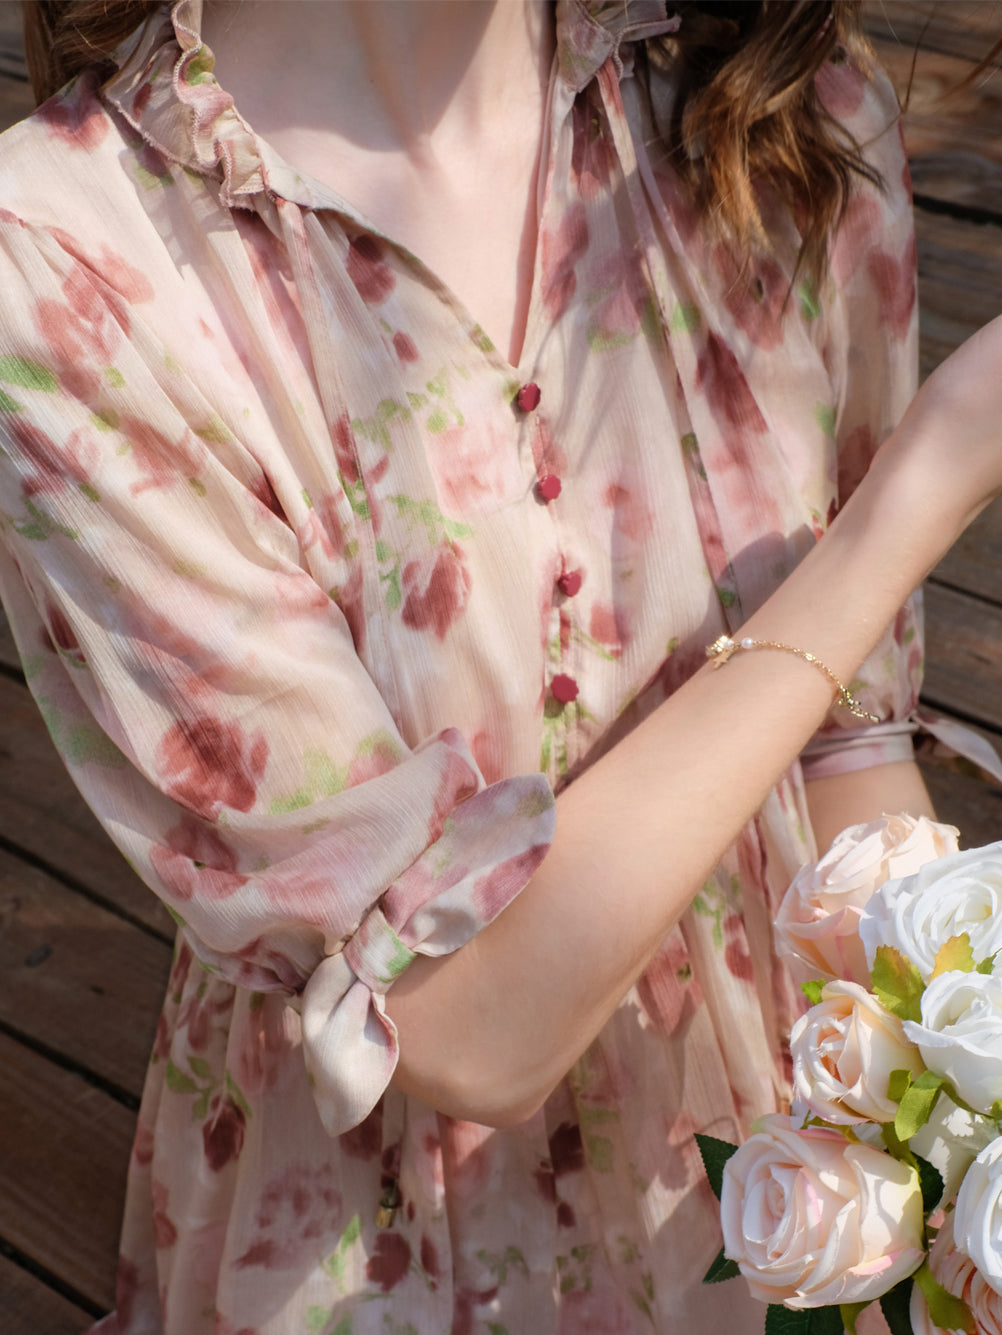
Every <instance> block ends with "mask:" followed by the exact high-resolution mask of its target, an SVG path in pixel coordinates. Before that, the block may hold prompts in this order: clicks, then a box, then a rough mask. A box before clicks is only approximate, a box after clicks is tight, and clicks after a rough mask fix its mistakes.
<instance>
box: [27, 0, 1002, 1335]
mask: <svg viewBox="0 0 1002 1335" xmlns="http://www.w3.org/2000/svg"><path fill="white" fill-rule="evenodd" d="M867 23H868V29H869V32H870V34H871V38H872V40H873V43H874V46H875V49H876V51H877V54H878V56H879V58H880V60H881V61H882V62H883V63H884V64H885V66H886V67H887V68H888V69H889V71H890V72H891V74H892V77H893V78H894V79H895V81H896V84H897V86H898V87H899V89H901V90H903V89H904V87H905V86H906V84H907V83H908V80H909V74H910V70H911V65H912V55H913V51H914V48H915V44H916V42H917V41H919V40H921V50H920V54H919V56H918V59H917V61H916V65H915V72H914V78H913V80H912V91H911V102H910V106H909V111H908V114H907V117H906V133H907V139H908V145H909V151H910V154H911V157H912V166H913V178H914V185H915V193H916V206H917V225H918V235H919V268H920V276H921V311H922V365H923V370H924V371H928V370H929V369H931V367H933V366H934V365H935V364H936V363H937V362H938V361H939V360H940V359H941V358H942V357H944V356H945V355H947V353H948V352H949V351H950V350H951V349H952V348H953V347H955V346H956V345H957V343H958V342H960V341H961V340H962V339H963V338H964V337H965V336H966V335H967V334H969V333H971V332H973V330H974V329H975V328H977V327H978V326H979V325H980V324H982V323H984V322H985V321H986V320H988V319H990V318H991V317H993V316H994V315H996V314H998V313H999V312H1002V71H998V72H995V73H993V74H992V75H991V77H983V78H981V79H980V80H979V81H978V82H977V83H976V84H975V85H973V86H972V87H970V88H968V89H966V90H964V91H962V92H960V93H957V94H954V95H953V96H952V97H949V98H947V99H946V100H943V94H944V92H946V91H947V90H949V89H951V88H954V87H956V85H957V84H958V83H959V82H960V80H961V79H962V78H963V77H964V75H965V74H966V73H967V72H968V71H969V70H970V68H971V64H972V62H973V61H975V60H977V59H979V58H980V57H981V56H982V55H983V54H984V53H985V52H986V51H987V49H988V48H989V47H990V46H991V44H992V42H993V41H994V40H995V39H996V38H997V37H998V36H1000V35H1002V3H995V2H994V0H992V2H991V3H988V2H987V0H983V2H982V3H968V0H953V2H952V3H950V4H929V3H906V0H885V3H876V2H875V0H871V2H870V3H869V4H868V6H867ZM29 109H30V98H29V94H28V87H27V83H26V79H25V75H24V65H23V60H22V58H21V54H20V45H19V39H18V34H17V17H16V13H15V6H14V5H13V4H12V3H11V0H0V129H3V128H5V127H6V125H8V124H10V123H11V122H12V121H14V120H15V119H17V118H18V117H19V116H20V115H23V114H25V113H26V112H27V111H28V110H29ZM0 202H2V201H0ZM0 300H2V294H0ZM927 621H928V640H929V663H928V675H927V685H926V691H925V698H926V700H927V702H928V703H929V704H930V705H931V706H934V707H936V708H939V709H941V710H942V711H943V712H945V713H948V714H950V715H952V716H955V717H959V718H963V719H966V720H968V721H969V722H971V723H973V724H975V725H976V726H977V727H978V728H979V730H980V731H982V733H983V734H984V735H985V736H986V737H989V738H991V739H993V740H994V741H995V742H996V743H997V744H1000V745H1002V505H995V506H993V507H992V508H991V509H989V510H987V511H986V512H985V513H984V514H983V515H982V516H981V518H980V519H979V520H978V522H977V523H976V524H975V525H974V526H973V527H972V529H971V530H970V531H969V532H968V533H967V534H966V535H965V536H964V538H963V539H962V541H961V542H960V543H958V545H957V546H956V548H955V549H954V550H953V551H952V552H951V553H950V555H949V556H948V557H947V558H946V559H945V560H944V561H943V562H942V564H941V565H940V566H939V567H938V569H937V570H936V571H935V572H934V574H933V576H932V577H931V579H930V581H929V584H928V586H927ZM928 777H929V782H930V786H931V787H932V789H933V791H934V795H935V797H936V800H937V803H938V805H939V807H940V810H941V811H942V813H943V815H944V816H945V817H947V818H949V819H951V820H954V821H956V823H957V824H959V825H960V826H961V829H962V830H963V831H964V834H965V836H966V841H967V842H968V843H971V844H976V843H982V842H988V841H990V840H994V839H997V838H1002V790H998V789H995V788H993V787H990V786H988V785H986V784H984V783H983V782H982V781H981V780H979V779H977V778H975V777H962V776H957V775H955V774H953V773H946V772H944V771H941V770H929V771H928ZM171 936H172V933H171V925H170V920H169V918H168V916H167V914H166V913H165V911H164V910H163V909H162V908H161V907H160V906H159V905H158V904H157V902H156V901H155V900H154V899H153V897H152V896H151V895H150V894H149V892H148V891H146V890H145V888H144V887H143V886H141V885H140V884H139V883H138V881H137V880H136V879H135V877H134V876H133V875H132V873H131V872H130V871H129V870H128V868H127V867H126V866H125V864H124V863H123V862H122V860H121V858H120V857H119V856H118V854H117V853H116V852H115V851H114V849H113V848H112V847H111V845H110V844H109V843H108V841H107V839H106V838H105V836H104V835H103V833H102V832H101V830H100V829H99V828H98V826H97V825H96V823H95V822H94V820H93V818H92V817H91V816H90V814H89V812H88V811H87V810H86V808H85V807H84V806H83V804H82V802H81V801H80V798H79V797H78V795H77V794H76V791H75V789H74V788H73V786H72V784H71V783H70V781H69V780H68V778H67V777H66V776H65V774H64V773H63V771H62V768H61V766H60V764H59V761H58V759H57V757H56V755H55V752H54V751H53V749H52V747H51V745H50V743H49V741H48V738H47V736H46V734H45V730H44V727H43V726H42V723H41V720H40V718H39V717H38V715H37V713H36V711H35V709H34V706H33V705H32V703H31V700H30V698H29V696H28V692H27V689H26V687H25V685H24V682H23V679H22V677H21V674H20V672H19V669H18V666H17V656H16V653H15V651H14V646H13V643H12V641H11V639H10V636H9V633H8V632H7V631H6V629H5V627H4V625H3V623H2V620H0V1072H2V1073H3V1074H2V1076H0V1132H2V1134H0V1335H41V1333H42V1332H44V1333H45V1335H74V1333H75V1332H79V1331H82V1330H83V1329H84V1328H85V1327H86V1326H87V1325H88V1324H89V1322H90V1321H91V1319H92V1318H93V1317H95V1316H97V1315H100V1314H101V1313H102V1312H104V1311H106V1310H107V1308H108V1307H109V1306H110V1304H111V1302H112V1295H113V1287H114V1284H113V1279H114V1268H115V1249H116V1237H117V1232H118V1223H119V1216H120V1210H121V1193H122V1188H123V1182H124V1174H125V1165H126V1162H127V1159H128V1153H129V1145H130V1139H131V1135H132V1129H133V1126H134V1122H135V1110H136V1107H137V1105H138V1098H139V1093H140V1089H141V1084H142V1078H143V1069H144V1065H145V1060H146V1053H147V1050H148V1048H149V1045H150V1042H151V1040H152V1035H153V1030H154V1026H155V1023H156V1016H157V1012H158V1009H159V1003H160V995H161V991H162V989H163V985H164V980H165V978H166V973H167V969H168V965H169V962H170V953H171V946H170V942H171Z"/></svg>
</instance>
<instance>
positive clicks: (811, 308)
mask: <svg viewBox="0 0 1002 1335" xmlns="http://www.w3.org/2000/svg"><path fill="white" fill-rule="evenodd" d="M797 300H798V301H799V302H800V314H801V315H802V316H803V317H804V319H805V320H807V321H808V323H810V321H812V320H816V319H817V318H818V316H819V315H820V314H821V300H820V298H819V296H818V289H817V287H816V286H815V284H814V281H813V279H810V278H805V279H804V281H803V282H802V283H801V284H800V285H799V286H798V288H797Z"/></svg>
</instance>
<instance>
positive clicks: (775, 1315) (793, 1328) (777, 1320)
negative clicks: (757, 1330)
mask: <svg viewBox="0 0 1002 1335" xmlns="http://www.w3.org/2000/svg"><path fill="white" fill-rule="evenodd" d="M765 1335H811V1313H810V1311H809V1310H808V1309H806V1308H804V1309H803V1310H800V1309H798V1310H794V1309H793V1308H792V1307H782V1306H780V1304H779V1303H770V1304H769V1306H768V1307H767V1308H766V1313H765Z"/></svg>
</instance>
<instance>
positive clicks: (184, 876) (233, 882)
mask: <svg viewBox="0 0 1002 1335" xmlns="http://www.w3.org/2000/svg"><path fill="white" fill-rule="evenodd" d="M164 840H165V842H164V843H162V844H154V845H153V847H152V848H151V849H150V861H151V862H152V864H153V869H154V871H155V872H156V874H157V875H158V876H159V877H160V879H161V881H163V883H164V885H165V886H166V888H167V890H168V892H169V894H170V895H171V897H172V898H174V899H180V900H188V899H191V898H193V897H194V896H195V895H196V894H197V895H200V896H204V897H205V898H206V899H227V898H229V896H230V895H232V894H235V893H236V892H237V891H238V890H239V889H240V887H241V886H242V885H246V884H247V877H246V876H241V875H240V873H239V872H238V871H237V855H236V853H235V852H234V851H233V849H232V848H230V846H229V844H227V843H226V842H225V840H224V839H223V838H222V837H221V836H220V835H219V834H218V833H217V832H216V831H215V830H213V829H212V828H211V827H209V826H207V825H204V824H203V823H202V822H201V821H199V820H197V819H196V818H195V817H194V816H191V815H188V814H187V813H186V814H185V815H184V816H183V817H182V819H181V822H180V824H178V825H175V826H174V827H173V829H170V830H168V831H167V833H166V834H165V835H164Z"/></svg>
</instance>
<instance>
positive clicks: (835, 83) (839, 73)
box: [814, 48, 866, 121]
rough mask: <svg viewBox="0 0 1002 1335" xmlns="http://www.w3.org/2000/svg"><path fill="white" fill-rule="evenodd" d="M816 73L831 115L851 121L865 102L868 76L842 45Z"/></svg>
mask: <svg viewBox="0 0 1002 1335" xmlns="http://www.w3.org/2000/svg"><path fill="white" fill-rule="evenodd" d="M833 54H834V55H835V57H836V58H835V59H832V58H831V57H829V58H828V60H826V61H825V63H824V64H823V65H822V66H821V68H820V69H819V70H818V72H817V74H816V75H815V76H814V90H815V92H816V93H817V95H818V97H819V99H820V100H821V105H822V106H823V107H824V109H825V110H826V111H827V112H828V114H829V116H831V117H833V118H834V119H835V120H837V121H847V120H848V119H849V118H850V116H854V115H855V114H856V112H857V111H858V110H859V108H860V107H861V106H862V104H863V98H864V96H865V94H866V76H865V75H864V74H863V72H862V70H861V69H859V67H858V66H857V65H854V64H853V63H852V61H851V60H849V58H848V57H847V55H846V53H845V51H844V50H842V49H841V48H840V49H839V50H838V51H837V52H835V53H833Z"/></svg>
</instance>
